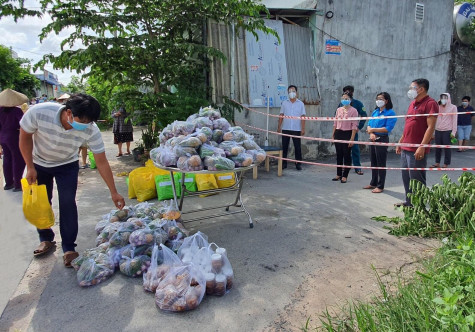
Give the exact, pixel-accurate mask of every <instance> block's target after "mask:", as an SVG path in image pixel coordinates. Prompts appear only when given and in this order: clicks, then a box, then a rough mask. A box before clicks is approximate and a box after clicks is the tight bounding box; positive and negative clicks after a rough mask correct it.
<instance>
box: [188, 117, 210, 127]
mask: <svg viewBox="0 0 475 332" xmlns="http://www.w3.org/2000/svg"><path fill="white" fill-rule="evenodd" d="M192 123H193V124H194V125H195V127H196V128H202V127H208V128H209V129H213V120H210V119H209V118H208V117H204V116H200V117H198V118H196V119H194V120H193V121H192Z"/></svg>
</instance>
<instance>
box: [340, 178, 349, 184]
mask: <svg viewBox="0 0 475 332" xmlns="http://www.w3.org/2000/svg"><path fill="white" fill-rule="evenodd" d="M343 179H344V180H343ZM347 180H348V179H347V178H345V177H342V178H341V181H340V182H341V183H346V181H347Z"/></svg>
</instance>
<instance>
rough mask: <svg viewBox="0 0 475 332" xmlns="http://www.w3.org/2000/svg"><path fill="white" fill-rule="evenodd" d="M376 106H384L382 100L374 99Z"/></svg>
mask: <svg viewBox="0 0 475 332" xmlns="http://www.w3.org/2000/svg"><path fill="white" fill-rule="evenodd" d="M376 106H378V107H379V108H381V107H383V106H384V100H379V99H378V100H376Z"/></svg>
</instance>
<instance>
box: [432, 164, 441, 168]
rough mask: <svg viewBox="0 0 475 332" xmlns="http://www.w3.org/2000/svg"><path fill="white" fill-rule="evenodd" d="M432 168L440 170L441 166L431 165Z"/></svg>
mask: <svg viewBox="0 0 475 332" xmlns="http://www.w3.org/2000/svg"><path fill="white" fill-rule="evenodd" d="M430 167H432V168H439V167H440V164H439V165H437V164H434V165H431V166H430Z"/></svg>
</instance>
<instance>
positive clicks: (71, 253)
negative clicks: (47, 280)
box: [63, 251, 79, 267]
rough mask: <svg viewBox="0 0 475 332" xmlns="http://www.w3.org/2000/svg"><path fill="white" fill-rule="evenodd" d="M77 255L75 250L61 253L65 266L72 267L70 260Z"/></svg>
mask: <svg viewBox="0 0 475 332" xmlns="http://www.w3.org/2000/svg"><path fill="white" fill-rule="evenodd" d="M78 256H79V253H78V252H76V251H66V252H65V253H64V255H63V263H64V266H66V267H73V266H72V265H71V262H72V261H73V260H74V259H76V258H77V257H78Z"/></svg>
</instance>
